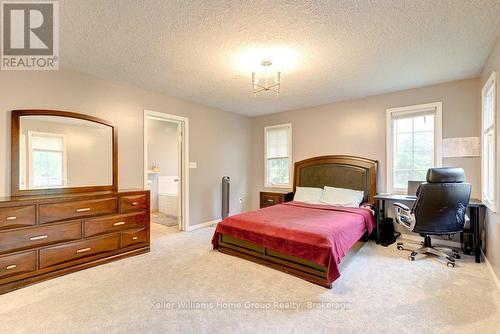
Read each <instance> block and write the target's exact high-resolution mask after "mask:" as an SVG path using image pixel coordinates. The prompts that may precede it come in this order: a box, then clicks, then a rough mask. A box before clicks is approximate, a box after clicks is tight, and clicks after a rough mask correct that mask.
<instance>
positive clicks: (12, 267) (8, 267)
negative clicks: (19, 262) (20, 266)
mask: <svg viewBox="0 0 500 334" xmlns="http://www.w3.org/2000/svg"><path fill="white" fill-rule="evenodd" d="M14 268H17V266H16V265H15V264H11V265H10V266H7V267H6V268H5V269H7V270H11V269H14Z"/></svg>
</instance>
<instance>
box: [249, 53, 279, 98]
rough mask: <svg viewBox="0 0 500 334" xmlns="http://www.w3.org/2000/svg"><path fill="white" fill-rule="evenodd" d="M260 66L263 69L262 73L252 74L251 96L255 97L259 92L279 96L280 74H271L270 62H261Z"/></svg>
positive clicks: (271, 63)
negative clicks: (273, 93) (272, 93)
mask: <svg viewBox="0 0 500 334" xmlns="http://www.w3.org/2000/svg"><path fill="white" fill-rule="evenodd" d="M260 64H261V65H262V67H263V71H262V73H259V72H252V86H253V96H254V97H257V94H258V93H260V92H275V93H276V96H279V95H280V85H281V72H279V71H278V72H271V66H272V65H273V62H272V61H271V60H263V61H262V62H261V63H260Z"/></svg>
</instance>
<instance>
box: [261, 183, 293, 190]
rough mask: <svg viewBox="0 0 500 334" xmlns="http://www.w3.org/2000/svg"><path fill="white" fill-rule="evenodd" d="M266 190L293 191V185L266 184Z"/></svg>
mask: <svg viewBox="0 0 500 334" xmlns="http://www.w3.org/2000/svg"><path fill="white" fill-rule="evenodd" d="M264 188H279V189H292V185H291V184H266V185H264Z"/></svg>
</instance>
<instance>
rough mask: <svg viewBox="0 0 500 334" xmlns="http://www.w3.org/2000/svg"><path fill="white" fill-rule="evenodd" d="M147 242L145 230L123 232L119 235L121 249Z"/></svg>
mask: <svg viewBox="0 0 500 334" xmlns="http://www.w3.org/2000/svg"><path fill="white" fill-rule="evenodd" d="M147 241H148V231H147V230H146V229H141V230H133V231H124V232H122V233H121V247H122V248H125V247H128V246H132V245H135V244H142V243H145V242H147Z"/></svg>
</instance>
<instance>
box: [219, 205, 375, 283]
mask: <svg viewBox="0 0 500 334" xmlns="http://www.w3.org/2000/svg"><path fill="white" fill-rule="evenodd" d="M374 226H375V218H374V216H373V213H372V212H371V210H369V209H365V208H344V207H336V206H329V205H315V204H306V203H302V202H288V203H284V204H280V205H274V206H270V207H268V208H265V209H260V210H256V211H251V212H245V213H242V214H239V215H235V216H231V217H228V218H226V219H224V220H223V221H222V222H220V223H219V224H218V225H217V229H216V230H215V234H214V236H213V238H212V244H213V246H214V248H217V247H218V241H219V235H220V234H228V235H231V236H234V237H237V238H240V239H243V240H246V241H250V242H253V243H256V244H258V245H261V246H263V247H266V248H269V249H272V250H274V251H277V252H281V253H285V254H289V255H294V256H297V257H301V258H304V259H308V260H310V261H313V262H315V263H317V264H319V265H322V266H325V267H327V268H328V276H327V277H328V280H329V281H330V282H333V281H334V280H336V279H337V278H338V277H339V276H340V272H339V269H338V264H339V263H340V260H341V259H342V258H343V257H344V256H345V255H346V254H347V252H348V251H349V249H350V248H351V247H352V246H353V245H354V244H355V243H356V241H358V240H359V239H360V238H361V236H362V235H363V234H364V232H365V231H368V233H371V232H372V230H373V229H374Z"/></svg>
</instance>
